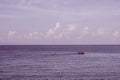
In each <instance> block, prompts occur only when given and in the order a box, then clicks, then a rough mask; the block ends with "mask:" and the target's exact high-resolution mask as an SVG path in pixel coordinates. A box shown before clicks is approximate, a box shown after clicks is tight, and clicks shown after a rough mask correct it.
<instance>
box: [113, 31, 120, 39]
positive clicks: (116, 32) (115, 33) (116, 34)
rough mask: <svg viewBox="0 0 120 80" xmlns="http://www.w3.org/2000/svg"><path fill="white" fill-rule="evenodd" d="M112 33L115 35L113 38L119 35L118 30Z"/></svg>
mask: <svg viewBox="0 0 120 80" xmlns="http://www.w3.org/2000/svg"><path fill="white" fill-rule="evenodd" d="M112 35H113V36H114V37H115V38H119V37H120V31H118V30H116V31H114V32H113V33H112Z"/></svg>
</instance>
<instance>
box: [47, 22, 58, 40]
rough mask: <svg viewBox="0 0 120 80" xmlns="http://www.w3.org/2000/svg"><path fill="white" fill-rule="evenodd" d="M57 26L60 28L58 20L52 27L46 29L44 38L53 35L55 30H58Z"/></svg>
mask: <svg viewBox="0 0 120 80" xmlns="http://www.w3.org/2000/svg"><path fill="white" fill-rule="evenodd" d="M59 28H60V22H57V23H56V24H55V27H54V28H51V29H49V30H48V31H47V33H46V35H45V38H48V37H53V36H54V35H55V34H56V32H57V30H59Z"/></svg>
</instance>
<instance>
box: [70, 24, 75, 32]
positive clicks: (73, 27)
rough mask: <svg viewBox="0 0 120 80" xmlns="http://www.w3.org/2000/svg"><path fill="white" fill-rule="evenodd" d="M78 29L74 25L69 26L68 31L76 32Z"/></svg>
mask: <svg viewBox="0 0 120 80" xmlns="http://www.w3.org/2000/svg"><path fill="white" fill-rule="evenodd" d="M76 28H77V26H76V25H74V24H70V25H68V31H75V30H76Z"/></svg>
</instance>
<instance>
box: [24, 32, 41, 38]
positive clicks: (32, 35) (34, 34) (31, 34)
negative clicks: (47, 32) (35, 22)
mask: <svg viewBox="0 0 120 80" xmlns="http://www.w3.org/2000/svg"><path fill="white" fill-rule="evenodd" d="M42 36H43V33H41V32H29V33H27V34H24V35H23V37H24V38H25V39H29V40H39V39H41V38H42Z"/></svg>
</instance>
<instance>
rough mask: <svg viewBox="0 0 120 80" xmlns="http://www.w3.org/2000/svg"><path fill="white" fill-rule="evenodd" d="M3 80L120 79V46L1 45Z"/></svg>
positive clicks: (1, 78) (1, 72)
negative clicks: (83, 52) (78, 52)
mask: <svg viewBox="0 0 120 80" xmlns="http://www.w3.org/2000/svg"><path fill="white" fill-rule="evenodd" d="M79 50H82V51H85V55H78V54H76V52H77V51H79ZM0 80H120V46H112V45H111V46H110V45H109V46H107V45H106V46H90V45H89V46H87V45H86V46H75V45H74V46H70V45H69V46H67V45H66V46H62V45H61V46H50V45H49V46H47V45H46V46H0Z"/></svg>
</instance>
